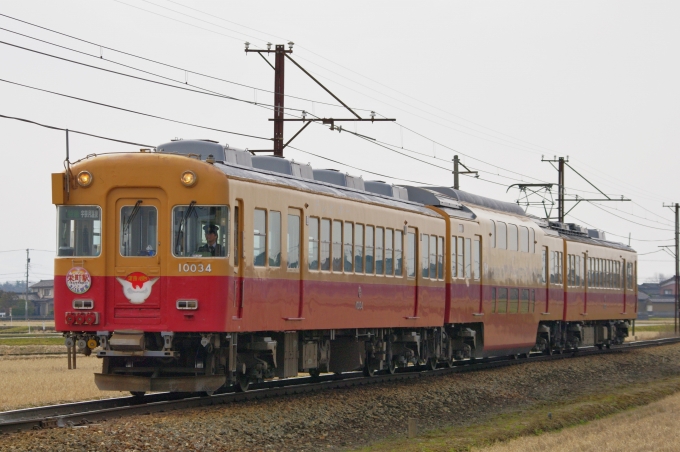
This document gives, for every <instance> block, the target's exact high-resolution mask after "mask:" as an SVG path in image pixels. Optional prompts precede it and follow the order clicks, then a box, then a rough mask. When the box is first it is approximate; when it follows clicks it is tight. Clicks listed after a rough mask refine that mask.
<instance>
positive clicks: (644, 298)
mask: <svg viewBox="0 0 680 452" xmlns="http://www.w3.org/2000/svg"><path fill="white" fill-rule="evenodd" d="M674 312H675V277H672V278H669V279H667V280H665V281H661V282H659V283H644V284H640V285H638V318H647V317H673V313H674Z"/></svg>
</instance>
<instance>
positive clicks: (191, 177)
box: [180, 171, 198, 187]
mask: <svg viewBox="0 0 680 452" xmlns="http://www.w3.org/2000/svg"><path fill="white" fill-rule="evenodd" d="M180 180H181V181H182V184H183V185H184V186H186V187H191V186H192V185H195V184H196V181H197V180H198V177H196V174H194V172H193V171H185V172H183V173H182V177H181V178H180Z"/></svg>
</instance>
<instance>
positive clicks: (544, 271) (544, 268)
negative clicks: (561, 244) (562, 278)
mask: <svg viewBox="0 0 680 452" xmlns="http://www.w3.org/2000/svg"><path fill="white" fill-rule="evenodd" d="M547 280H548V247H547V246H544V247H543V251H542V256H541V274H540V275H539V278H538V282H539V283H541V284H545V282H546V281H547Z"/></svg>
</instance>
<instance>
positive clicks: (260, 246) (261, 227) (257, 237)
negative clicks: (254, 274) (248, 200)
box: [253, 209, 267, 267]
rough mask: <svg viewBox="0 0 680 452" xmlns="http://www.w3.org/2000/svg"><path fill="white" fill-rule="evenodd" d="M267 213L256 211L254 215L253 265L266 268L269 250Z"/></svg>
mask: <svg viewBox="0 0 680 452" xmlns="http://www.w3.org/2000/svg"><path fill="white" fill-rule="evenodd" d="M266 243H267V212H266V211H265V210H264V209H255V211H254V215H253V265H255V266H256V267H264V266H265V264H266V257H267V250H266Z"/></svg>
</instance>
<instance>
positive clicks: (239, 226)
mask: <svg viewBox="0 0 680 452" xmlns="http://www.w3.org/2000/svg"><path fill="white" fill-rule="evenodd" d="M243 217H244V214H243V200H240V199H237V200H236V204H235V205H234V221H233V223H234V281H233V284H234V287H233V302H232V310H233V315H232V318H234V319H241V318H242V317H243V295H244V290H243V281H244V276H245V267H246V265H245V257H246V254H245V250H244V248H243V247H244V245H245V238H244V232H243V231H244V229H243Z"/></svg>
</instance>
